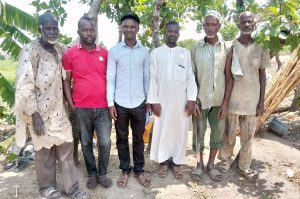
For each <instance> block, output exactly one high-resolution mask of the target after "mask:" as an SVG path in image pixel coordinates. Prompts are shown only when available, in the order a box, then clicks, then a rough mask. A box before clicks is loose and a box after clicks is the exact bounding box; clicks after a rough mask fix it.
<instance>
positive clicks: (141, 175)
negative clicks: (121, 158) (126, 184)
mask: <svg viewBox="0 0 300 199" xmlns="http://www.w3.org/2000/svg"><path fill="white" fill-rule="evenodd" d="M134 177H136V179H137V180H138V181H139V183H140V184H141V185H142V186H143V187H149V186H150V185H151V180H150V179H149V178H148V177H146V176H145V174H144V172H142V173H136V174H135V175H134Z"/></svg>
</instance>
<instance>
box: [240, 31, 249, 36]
mask: <svg viewBox="0 0 300 199" xmlns="http://www.w3.org/2000/svg"><path fill="white" fill-rule="evenodd" d="M241 34H242V35H251V34H252V31H241Z"/></svg>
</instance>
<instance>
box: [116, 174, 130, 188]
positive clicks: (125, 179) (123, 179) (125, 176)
mask: <svg viewBox="0 0 300 199" xmlns="http://www.w3.org/2000/svg"><path fill="white" fill-rule="evenodd" d="M129 175H130V174H129V173H125V172H123V173H122V174H121V175H120V177H119V179H118V181H117V186H118V187H119V188H122V189H124V188H125V187H126V186H127V183H128V179H129Z"/></svg>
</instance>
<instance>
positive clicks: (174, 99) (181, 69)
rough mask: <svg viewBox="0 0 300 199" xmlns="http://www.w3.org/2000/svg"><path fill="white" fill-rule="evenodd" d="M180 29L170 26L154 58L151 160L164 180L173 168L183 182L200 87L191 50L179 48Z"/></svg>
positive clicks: (150, 94) (153, 53)
mask: <svg viewBox="0 0 300 199" xmlns="http://www.w3.org/2000/svg"><path fill="white" fill-rule="evenodd" d="M178 37H179V25H178V23H176V22H173V21H172V22H169V23H168V24H167V26H166V32H165V38H166V44H165V45H163V46H161V47H159V48H156V49H154V50H153V51H152V53H151V54H150V87H149V93H148V103H149V104H151V105H152V111H153V113H154V115H155V116H156V117H155V119H154V128H153V137H152V143H151V152H150V159H151V160H155V161H157V162H159V163H160V164H161V170H160V173H159V176H160V177H166V175H167V171H168V168H169V166H171V167H172V171H173V173H174V175H175V178H177V179H181V178H182V173H181V172H180V170H179V169H180V165H181V164H184V162H185V155H186V145H187V138H188V126H189V120H188V118H189V116H190V115H191V114H192V113H193V112H194V108H195V101H196V96H197V86H196V82H195V77H194V74H193V72H192V66H191V56H190V52H189V50H187V49H185V48H181V47H177V45H176V42H177V39H178Z"/></svg>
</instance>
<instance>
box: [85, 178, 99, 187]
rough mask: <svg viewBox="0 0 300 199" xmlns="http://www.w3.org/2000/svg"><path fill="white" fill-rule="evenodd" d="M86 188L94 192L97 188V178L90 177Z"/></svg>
mask: <svg viewBox="0 0 300 199" xmlns="http://www.w3.org/2000/svg"><path fill="white" fill-rule="evenodd" d="M86 187H87V188H88V189H90V190H94V189H96V187H97V177H96V176H89V179H88V180H87V182H86Z"/></svg>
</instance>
